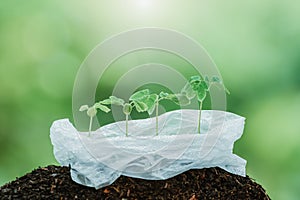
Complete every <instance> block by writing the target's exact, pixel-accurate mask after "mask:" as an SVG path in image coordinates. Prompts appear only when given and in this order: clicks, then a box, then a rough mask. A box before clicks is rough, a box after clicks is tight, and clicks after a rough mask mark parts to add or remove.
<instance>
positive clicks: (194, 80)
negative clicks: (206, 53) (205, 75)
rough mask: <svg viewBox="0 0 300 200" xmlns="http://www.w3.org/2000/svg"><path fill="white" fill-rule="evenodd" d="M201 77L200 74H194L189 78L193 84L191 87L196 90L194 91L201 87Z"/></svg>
mask: <svg viewBox="0 0 300 200" xmlns="http://www.w3.org/2000/svg"><path fill="white" fill-rule="evenodd" d="M201 80H202V79H201V77H200V76H192V77H191V78H190V80H189V83H190V85H191V87H192V89H193V90H194V91H197V90H198V88H199V85H200V83H201Z"/></svg>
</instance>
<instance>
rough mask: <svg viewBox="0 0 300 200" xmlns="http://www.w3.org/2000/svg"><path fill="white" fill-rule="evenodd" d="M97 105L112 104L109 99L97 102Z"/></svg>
mask: <svg viewBox="0 0 300 200" xmlns="http://www.w3.org/2000/svg"><path fill="white" fill-rule="evenodd" d="M99 103H101V104H104V105H110V104H112V103H111V100H110V99H104V100H102V101H99Z"/></svg>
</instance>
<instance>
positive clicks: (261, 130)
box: [0, 0, 300, 200]
mask: <svg viewBox="0 0 300 200" xmlns="http://www.w3.org/2000/svg"><path fill="white" fill-rule="evenodd" d="M299 8H300V2H298V1H294V0H286V1H274V0H265V1H260V0H251V1H250V0H248V1H238V0H227V1H217V0H209V1H196V0H195V1H183V0H182V1H176V0H164V1H160V0H122V1H121V0H106V1H96V0H94V1H93V0H87V1H74V0H72V1H71V0H65V1H60V0H45V1H39V0H28V1H26V2H24V1H20V0H1V1H0V150H1V151H0V185H3V184H5V183H7V182H9V181H12V180H13V179H14V178H15V177H19V176H22V175H24V174H25V173H27V172H30V171H31V170H33V169H34V168H36V167H38V166H45V165H49V164H57V162H56V161H55V159H54V156H53V153H52V146H51V142H50V139H49V128H50V126H51V123H52V122H53V121H54V120H56V119H59V118H72V107H71V103H72V88H73V82H74V79H75V77H76V73H77V70H78V69H79V66H80V64H81V62H82V61H83V60H84V58H85V57H86V56H87V55H88V53H89V52H90V51H91V50H92V49H93V48H94V47H95V46H96V45H97V44H98V43H100V42H101V41H103V40H104V39H106V38H107V37H110V36H112V35H113V34H117V33H119V32H122V31H126V30H128V29H133V28H139V27H145V26H147V27H149V26H151V27H153V26H154V27H162V28H169V29H174V30H177V31H179V32H182V33H184V34H186V35H188V36H190V37H192V38H194V39H195V40H197V41H198V42H199V43H201V44H202V45H203V46H204V48H206V50H207V51H208V52H209V54H210V55H211V57H212V58H213V60H214V61H215V63H216V64H217V66H218V67H219V70H220V72H221V74H222V76H223V79H224V81H225V84H226V85H227V87H228V88H229V89H230V91H231V95H230V96H228V110H229V111H231V112H234V113H237V114H239V115H242V116H245V117H246V118H247V122H246V127H245V132H244V135H243V137H242V139H240V140H239V141H238V142H237V143H236V145H235V152H236V153H237V154H238V155H240V156H242V157H243V158H245V159H247V160H248V164H247V172H248V175H249V176H251V177H252V178H254V180H256V181H257V182H258V183H260V184H262V185H263V187H264V188H265V189H266V190H267V192H268V194H269V195H270V196H271V198H273V199H287V200H292V199H298V198H299V196H300V170H299V169H300V158H299V155H300V145H299V141H300V121H299V119H300V20H299V19H300V12H299ZM169 64H170V65H172V63H169ZM108 81H109V79H108ZM104 84H107V85H109V84H110V83H108V82H107V83H104Z"/></svg>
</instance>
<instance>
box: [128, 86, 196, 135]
mask: <svg viewBox="0 0 300 200" xmlns="http://www.w3.org/2000/svg"><path fill="white" fill-rule="evenodd" d="M164 99H166V100H170V101H173V102H174V103H176V104H178V105H181V106H184V105H188V104H189V103H190V100H189V99H188V98H187V97H186V96H185V95H183V94H168V93H165V92H161V93H160V94H159V95H157V94H150V90H149V89H145V90H142V91H138V92H136V93H134V94H133V95H132V96H131V97H130V98H129V100H130V101H131V102H132V103H133V105H134V106H135V108H136V110H137V111H138V112H145V111H147V112H148V114H149V115H151V114H152V113H153V112H154V110H155V115H156V135H158V106H159V102H160V101H161V100H164Z"/></svg>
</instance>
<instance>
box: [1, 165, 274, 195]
mask: <svg viewBox="0 0 300 200" xmlns="http://www.w3.org/2000/svg"><path fill="white" fill-rule="evenodd" d="M0 199H5V200H7V199H61V200H63V199H106V200H108V199H112V200H116V199H122V200H130V199H172V200H174V199H184V200H199V199H256V200H260V199H264V200H267V199H270V198H269V197H268V195H267V194H266V192H265V190H264V189H263V188H262V187H261V186H260V185H258V184H257V183H255V182H254V181H253V180H251V179H250V178H249V177H248V176H247V177H241V176H237V175H233V174H230V173H228V172H226V171H224V170H222V169H220V168H209V169H200V170H199V169H197V170H189V171H187V172H185V173H183V174H180V175H178V176H175V177H173V178H170V179H168V180H164V181H149V180H143V179H136V178H130V177H125V176H121V177H120V178H119V179H117V180H116V181H115V182H114V183H113V184H112V185H110V186H107V187H104V188H101V189H98V190H96V189H94V188H90V187H86V186H82V185H79V184H77V183H75V182H73V181H72V179H71V177H70V169H69V168H68V167H59V166H53V165H51V166H48V167H43V168H38V169H36V170H34V171H32V172H31V173H28V174H26V175H25V176H23V177H21V178H18V179H17V180H15V181H13V182H11V183H8V184H6V185H4V186H2V187H0Z"/></svg>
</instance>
